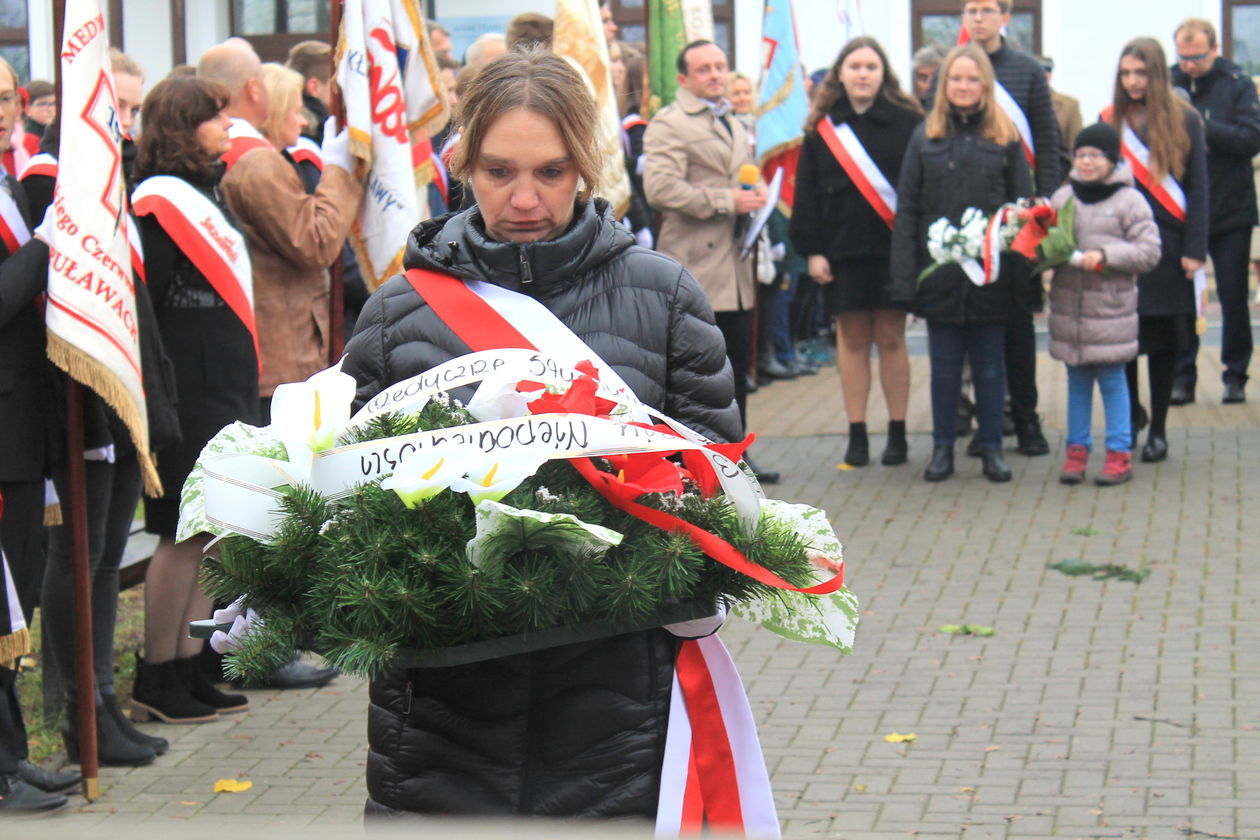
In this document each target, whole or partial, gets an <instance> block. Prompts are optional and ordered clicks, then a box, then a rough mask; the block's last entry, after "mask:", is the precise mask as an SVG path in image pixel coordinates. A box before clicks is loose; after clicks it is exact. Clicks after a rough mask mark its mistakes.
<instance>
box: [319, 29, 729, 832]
mask: <svg viewBox="0 0 1260 840" xmlns="http://www.w3.org/2000/svg"><path fill="white" fill-rule="evenodd" d="M520 103H528V104H525V105H523V106H522V105H520ZM460 109H461V111H462V113H461V117H462V120H461V122H462V124H463V125H464V135H463V142H462V144H461V147H460V150H459V152H457V154H456V157H455V159H454V161H453V163H454V166H453V172H454V173H455V174H456V175H457V176H458V177H461V178H463V179H464V181H465V182H466V183H467V184H468V185H469V186H470V187H471V192H472V194H473V195H474V196H475V197H476V199H477V205H476V206H475V207H472V208H470V209H469V210H466V211H464V212H461V213H457V214H454V215H452V216H448V217H445V218H441V219H434V220H431V221H428V222H424V223H422V224H421V225H420V226H418V227H417V228H416V230H415V231H413V232H412V235H411V238H410V241H409V243H408V248H407V254H406V258H405V261H404V264H405V265H406V266H407V267H408V268H409V269H410V268H423V269H428V270H430V271H438V272H442V273H445V274H449V275H453V276H454V277H457V278H459V279H460V280H464V281H471V280H480V281H484V282H487V283H491V284H494V285H496V286H500V287H503V288H506V289H509V290H511V291H517V292H521V293H524V294H527V295H530V296H532V297H534V298H536V299H537V300H538V301H539V302H540V303H541V304H542V305H544V306H545V307H547V308H548V309H549V310H551V311H552V312H553V313H554V314H555V315H556V316H557V317H558V318H559V319H560V320H561V321H562V322H563V323H564V324H565V325H566V326H568V327H569V328H570V329H572V331H573V332H574V333H575V334H576V335H577V336H578V337H579V338H581V339H582V340H583V341H585V342H587V343H588V344H589V346H590V347H591V349H592V350H594V351H595V352H596V353H597V354H599V356H600V357H601V358H602V359H603V360H604V361H606V362H607V363H608V364H609V365H610V366H611V367H613V368H615V369H616V371H617V373H618V374H620V375H621V376H622V377H623V378H624V380H625V382H626V384H627V385H629V387H630V388H631V389H633V390H634V392H635V394H636V395H637V396H638V397H639V398H640V399H641V400H643V401H644V402H645V403H647V404H648V405H651V406H654V407H656V408H658V409H660V410H663V411H664V412H666V413H667V414H669V415H670V416H672V417H675V418H677V419H678V420H680V421H681V422H683V423H685V424H687V425H688V426H690V427H691V428H693V429H695V430H697V431H699V432H701V433H702V434H704V435H706V436H709V437H712V438H716V439H719V440H730V439H734V438H736V437H738V436H739V435H740V419H739V412H738V409H737V408H736V406H735V401H734V395H735V389H734V382H733V380H732V376H731V369H730V365H729V364H728V363H727V361H726V353H725V344H724V342H723V340H722V334H721V332H720V331H719V330H718V329H717V327H716V326H715V325H714V320H713V313H712V311H711V310H710V309H709V306H708V303H707V301H706V299H705V296H704V293H703V292H702V291H701V289H700V287H699V285H698V284H697V283H696V281H695V279H694V278H692V277H691V275H690V274H688V273H687V271H686V270H685V269H683V268H682V266H680V265H679V264H678V263H677V262H675V261H674V260H672V259H670V258H669V257H666V256H664V255H662V254H657V253H654V252H651V251H647V250H645V249H643V248H641V247H637V246H635V245H634V240H633V237H632V236H631V234H630V233H629V232H628V231H626V230H625V229H624V228H623V227H622V226H621V225H619V224H617V223H616V222H614V220H613V217H612V213H611V212H610V210H609V208H608V205H607V204H606V203H604V202H599V201H591V200H590V198H589V189H587V190H585V191H584V192H583V193H582V194H579V192H578V190H579V186H580V184H582V183H585V184H592V183H594V177H595V175H596V173H598V171H599V170H598V167H599V160H598V157H597V153H596V152H595V151H594V143H593V142H592V136H591V132H592V131H593V128H592V126H593V125H594V124H595V116H594V102H593V101H592V100H591V98H590V95H589V94H588V93H587V92H586V87H585V84H584V83H583V82H582V80H581V78H580V77H579V76H578V75H577V74H576V73H575V72H574V71H573V70H572V69H571V68H570V67H569V65H568V64H566V63H565V62H564V61H563V60H562V59H560V58H558V57H557V56H555V55H554V54H550V53H545V52H533V53H521V52H512V53H508V54H506V55H504V56H502V57H500V58H498V59H496V60H495V61H493V62H491V63H489V64H487V65H486V66H485V67H484V68H483V69H482V70H481V72H480V73H479V74H478V75H477V77H476V79H475V80H474V81H473V83H472V85H471V86H470V89H469V92H468V94H467V96H465V97H464V98H462V99H461V100H460ZM467 352H469V348H468V346H467V344H465V342H464V341H463V340H461V339H460V338H459V337H458V335H456V333H455V332H454V331H453V330H452V328H451V327H450V326H448V325H447V324H446V323H445V322H444V321H443V320H442V319H441V318H440V317H439V316H438V314H437V312H436V311H435V310H434V309H433V308H432V307H431V306H430V305H429V304H428V303H427V302H426V301H425V300H424V299H423V298H422V297H421V295H420V294H419V293H418V292H417V291H416V290H415V289H414V288H413V287H412V286H411V284H410V283H409V282H408V281H407V279H406V278H405V277H402V276H397V277H393V278H391V279H390V280H388V281H387V282H386V283H385V284H384V285H382V286H381V287H380V288H379V289H378V290H377V291H376V293H375V294H373V295H372V297H371V298H370V299H369V300H368V302H367V305H366V306H365V307H364V309H363V314H362V316H361V317H360V319H359V331H358V333H357V334H356V335H355V337H354V338H353V339H352V340H351V342H350V345H349V347H347V359H346V362H345V365H344V368H343V369H344V370H345V371H346V372H347V373H349V374H351V375H352V376H354V378H355V380H356V381H357V382H358V392H357V396H356V407H357V406H361V405H363V404H364V403H365V402H366V401H367V400H369V399H371V398H372V397H373V396H375V395H376V394H377V393H379V392H380V391H381V390H382V389H384V388H386V387H387V386H389V385H391V384H393V383H396V382H399V381H401V380H403V379H406V378H408V377H410V376H413V375H415V374H417V373H421V372H423V371H425V370H428V369H430V368H432V367H434V366H435V365H438V364H441V363H442V362H445V361H447V360H449V359H452V358H454V357H457V356H460V355H463V354H465V353H467ZM450 620H451V621H458V620H459V617H458V616H454V615H452V616H451V617H450ZM677 650H678V642H677V640H676V639H675V638H674V637H673V636H672V635H671V634H670V633H668V632H666V630H664V629H661V628H653V629H650V630H644V631H640V632H636V633H628V634H623V635H619V636H614V637H611V638H607V639H603V640H600V641H594V642H586V643H581V644H572V645H565V646H561V647H556V648H551V649H549V650H543V651H539V652H535V653H526V654H518V655H513V656H504V657H500V658H497V659H492V660H488V661H483V662H477V663H473V664H470V665H463V666H459V667H452V668H426V669H413V670H410V671H400V670H396V671H393V672H390V673H386V674H381V675H379V676H378V677H376V678H375V679H373V680H372V685H371V700H372V704H371V706H370V708H369V711H368V742H369V750H370V751H369V753H368V765H367V788H368V796H369V800H368V804H367V811H368V814H369V815H375V816H385V815H393V814H397V813H399V812H406V811H412V812H430V813H463V814H481V815H489V814H500V815H522V814H533V815H543V816H554V817H559V816H581V817H590V818H595V817H598V818H606V817H607V818H611V817H623V818H625V817H640V818H650V817H651V816H652V815H654V814H655V813H656V810H657V798H658V792H659V789H660V776H661V767H662V762H663V758H664V753H663V750H664V744H665V738H664V734H665V726H666V723H667V721H668V718H669V706H670V688H671V684H672V678H673V672H674V660H675V657H676V654H677Z"/></svg>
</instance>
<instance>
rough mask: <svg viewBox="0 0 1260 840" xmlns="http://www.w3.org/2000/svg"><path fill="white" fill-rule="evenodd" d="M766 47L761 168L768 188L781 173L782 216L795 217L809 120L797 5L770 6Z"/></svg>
mask: <svg viewBox="0 0 1260 840" xmlns="http://www.w3.org/2000/svg"><path fill="white" fill-rule="evenodd" d="M761 44H762V49H763V52H764V56H763V60H762V66H761V85H760V88H759V90H760V95H759V96H758V99H757V162H758V163H760V164H761V173H762V177H763V178H765V179H766V182H767V183H768V182H769V181H770V180H771V179H773V178H774V173H775V172H776V171H778V170H780V169H781V170H783V187H782V189H781V191H780V192H779V210H780V211H781V212H782V213H783V215H785V216H791V215H792V201H793V199H794V197H795V195H796V160H797V158H798V157H799V156H800V153H801V140H802V139H803V138H804V136H805V129H804V126H805V120H806V119H807V118H808V117H809V100H808V99H807V98H806V96H805V73H804V70H803V69H802V68H801V59H800V50H799V49H798V47H797V41H796V22H795V20H794V17H793V14H792V0H775V2H771V3H767V4H766V14H765V19H764V21H763V23H762V27H761Z"/></svg>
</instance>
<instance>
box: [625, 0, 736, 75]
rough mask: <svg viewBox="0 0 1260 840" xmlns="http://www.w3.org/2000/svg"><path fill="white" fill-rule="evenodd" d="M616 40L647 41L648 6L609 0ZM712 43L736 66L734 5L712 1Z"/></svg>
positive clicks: (636, 1) (729, 1)
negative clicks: (614, 23) (616, 30)
mask: <svg viewBox="0 0 1260 840" xmlns="http://www.w3.org/2000/svg"><path fill="white" fill-rule="evenodd" d="M608 4H609V6H610V7H611V8H612V13H613V20H615V21H617V28H618V32H617V37H619V38H620V39H621V40H623V41H639V42H646V41H647V4H646V3H645V2H644V0H608ZM712 7H713V41H714V43H716V44H717V45H718V46H719V47H721V48H722V49H723V50H725V51H726V60H727V63H728V64H730V65H731V66H732V67H733V66H734V65H735V1H734V0H712Z"/></svg>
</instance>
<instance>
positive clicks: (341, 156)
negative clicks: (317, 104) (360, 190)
mask: <svg viewBox="0 0 1260 840" xmlns="http://www.w3.org/2000/svg"><path fill="white" fill-rule="evenodd" d="M319 153H320V156H321V157H323V159H324V166H340V167H341V168H342V169H344V170H346V171H347V172H354V164H353V163H352V162H351V160H350V131H349V129H345V128H343V129H341V131H338V130H337V118H336V117H329V118H328V119H327V120H325V121H324V143H323V145H321V146H320V147H319Z"/></svg>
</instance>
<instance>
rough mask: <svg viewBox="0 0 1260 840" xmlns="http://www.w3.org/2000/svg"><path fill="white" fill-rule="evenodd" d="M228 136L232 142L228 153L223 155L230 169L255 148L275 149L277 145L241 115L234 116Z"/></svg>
mask: <svg viewBox="0 0 1260 840" xmlns="http://www.w3.org/2000/svg"><path fill="white" fill-rule="evenodd" d="M228 138H229V139H230V141H231V142H230V143H229V145H228V150H227V153H226V154H224V155H223V162H224V163H226V164H227V168H228V169H231V168H232V167H233V166H235V165H236V162H237V161H238V160H240V159H241V158H243V157H245V155H246V153H248V152H252V151H253V150H254V149H273V150H274V149H275V146H273V145H271V142H270V141H269V140H268V139H267V138H266V137H263V136H262V135H261V134H260V133H259V132H258V129H256V128H254V126H252V125H251V124H250V123H249V122H247V121H246V120H243V119H241V118H240V117H233V118H232V125H231V126H229V128H228Z"/></svg>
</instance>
